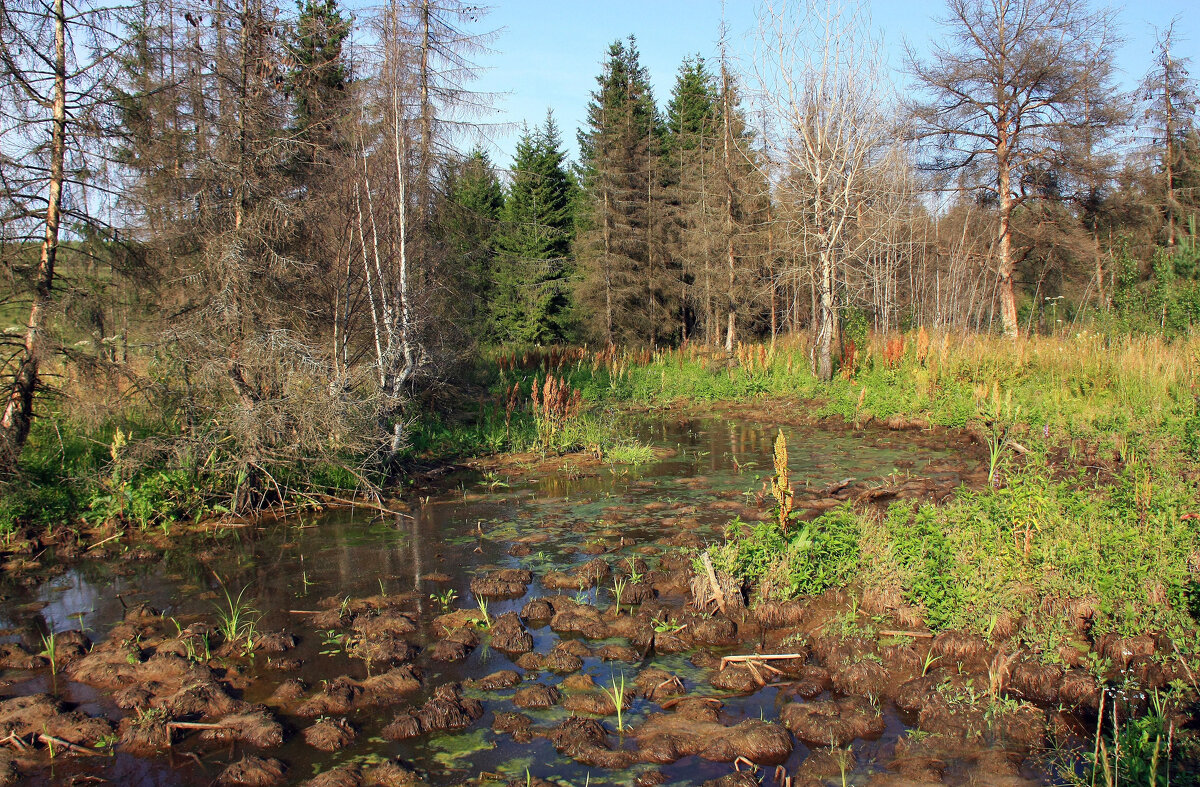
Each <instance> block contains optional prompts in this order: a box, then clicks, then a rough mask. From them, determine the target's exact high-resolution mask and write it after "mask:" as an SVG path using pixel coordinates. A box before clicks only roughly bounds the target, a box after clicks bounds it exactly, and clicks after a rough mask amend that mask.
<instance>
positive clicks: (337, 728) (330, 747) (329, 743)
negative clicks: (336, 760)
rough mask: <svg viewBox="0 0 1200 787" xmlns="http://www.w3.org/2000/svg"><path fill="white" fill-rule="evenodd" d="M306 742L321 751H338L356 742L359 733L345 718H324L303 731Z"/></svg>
mask: <svg viewBox="0 0 1200 787" xmlns="http://www.w3.org/2000/svg"><path fill="white" fill-rule="evenodd" d="M303 735H304V742H305V743H307V744H308V745H309V746H312V747H313V748H315V749H320V750H321V751H337V750H338V749H344V748H346V747H347V746H349V745H350V744H351V743H353V742H354V739H355V738H356V737H358V733H357V732H355V730H354V728H353V727H351V726H350V722H348V721H346V719H345V718H342V717H339V718H336V719H322V720H321V721H318V722H317V723H316V724H314V725H312V726H311V727H308V728H307V729H305V730H304V732H303Z"/></svg>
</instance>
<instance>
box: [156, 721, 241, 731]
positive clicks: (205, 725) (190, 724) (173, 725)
mask: <svg viewBox="0 0 1200 787" xmlns="http://www.w3.org/2000/svg"><path fill="white" fill-rule="evenodd" d="M167 729H169V730H227V729H229V728H228V727H226V726H225V725H224V724H212V723H210V722H202V721H169V722H167Z"/></svg>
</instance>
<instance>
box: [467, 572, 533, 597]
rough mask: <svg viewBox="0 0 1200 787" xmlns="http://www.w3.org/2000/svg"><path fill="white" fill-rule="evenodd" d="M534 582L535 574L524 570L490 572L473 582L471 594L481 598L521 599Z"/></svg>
mask: <svg viewBox="0 0 1200 787" xmlns="http://www.w3.org/2000/svg"><path fill="white" fill-rule="evenodd" d="M532 581H533V572H532V571H529V570H528V569H523V568H503V569H500V570H499V571H489V572H488V573H487V574H486V575H484V576H482V577H475V578H474V579H472V580H471V592H472V593H474V594H475V595H476V596H477V597H480V598H489V599H507V598H520V597H521V596H523V595H525V589H526V587H527V586H528V585H529V583H530V582H532Z"/></svg>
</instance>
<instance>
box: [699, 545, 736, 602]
mask: <svg viewBox="0 0 1200 787" xmlns="http://www.w3.org/2000/svg"><path fill="white" fill-rule="evenodd" d="M701 561H702V562H703V563H704V573H706V574H708V583H709V584H710V585H712V590H713V598H714V599H716V602H717V606H718V607H720V608H721V614H722V615H727V614H729V613H728V612H727V611H726V609H725V592H724V591H723V590H721V586H720V585H719V584H718V583H717V572H716V571H715V570H714V569H713V564H712V559H711V558H710V557H709V556H708V553H707V552H705V553H704V557H703V558H701Z"/></svg>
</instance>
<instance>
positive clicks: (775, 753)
mask: <svg viewBox="0 0 1200 787" xmlns="http://www.w3.org/2000/svg"><path fill="white" fill-rule="evenodd" d="M690 715H693V714H689V716H690ZM635 734H636V736H637V743H638V754H639V756H640V757H641V759H642V760H644V761H646V762H654V763H660V764H667V763H672V762H675V761H677V760H679V759H682V758H683V757H689V756H692V755H698V756H699V757H701V758H703V759H706V760H713V761H716V762H733V761H734V760H736V759H737V758H738V757H745V758H746V759H748V760H750V761H751V762H753V763H755V764H757V765H778V764H780V763H782V762H783V761H785V760H786V759H787V758H788V756H789V755H790V754H791V753H792V739H791V737H790V736H789V735H788V733H787V730H785V729H784V728H783V727H781V726H779V725H778V724H773V723H771V722H767V721H761V720H759V719H747V720H746V721H743V722H741V723H740V724H737V725H735V726H733V727H726V726H724V725H722V724H719V723H717V722H715V721H704V720H698V719H695V718H689V717H688V716H684V715H682V714H679V713H668V714H662V713H656V714H653V715H651V716H650V718H649V719H648V720H647V721H646V723H645V724H643V725H642V726H641V727H640V728H639V729H638V730H637V731H636V733H635Z"/></svg>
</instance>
